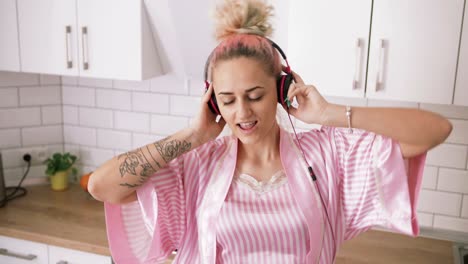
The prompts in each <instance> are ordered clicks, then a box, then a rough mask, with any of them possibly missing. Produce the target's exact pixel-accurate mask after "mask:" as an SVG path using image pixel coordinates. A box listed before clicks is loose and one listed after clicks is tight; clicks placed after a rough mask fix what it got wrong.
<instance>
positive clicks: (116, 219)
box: [105, 127, 426, 264]
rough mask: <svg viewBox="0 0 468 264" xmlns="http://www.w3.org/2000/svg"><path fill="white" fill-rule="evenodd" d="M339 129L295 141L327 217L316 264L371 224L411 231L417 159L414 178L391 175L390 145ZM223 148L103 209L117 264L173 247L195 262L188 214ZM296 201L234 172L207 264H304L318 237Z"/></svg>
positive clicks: (190, 157)
mask: <svg viewBox="0 0 468 264" xmlns="http://www.w3.org/2000/svg"><path fill="white" fill-rule="evenodd" d="M347 131H348V130H347V129H344V128H332V127H322V128H321V129H314V130H312V131H309V132H304V133H301V134H300V135H299V137H300V140H301V143H302V147H303V149H304V151H305V152H306V153H305V154H306V159H307V160H308V161H309V163H311V162H313V163H314V164H322V165H321V166H317V167H315V168H314V171H315V173H316V175H317V181H316V182H315V183H316V187H317V188H318V189H319V190H320V193H321V196H322V199H323V201H324V202H325V204H326V205H325V207H326V208H327V213H328V216H329V219H330V225H329V223H328V221H327V219H325V237H324V241H323V247H322V251H321V255H320V263H323V264H328V263H332V260H333V257H334V255H335V254H336V252H337V250H338V249H339V246H340V245H341V244H342V243H343V241H345V240H348V239H351V238H353V237H355V236H357V235H358V234H359V233H362V232H364V231H366V230H368V229H369V228H371V227H372V226H375V225H379V226H383V227H386V228H389V229H393V230H394V231H396V232H400V233H404V234H407V235H413V236H415V235H417V234H418V232H419V229H418V226H417V219H416V215H415V207H416V202H417V197H418V193H419V189H420V181H421V179H420V177H421V175H422V173H421V167H422V166H423V165H424V164H423V163H424V158H425V155H426V153H424V154H422V155H421V156H420V157H419V159H420V160H422V161H423V162H421V163H419V165H418V168H413V171H419V173H413V174H414V175H409V174H408V173H407V174H405V173H404V172H403V173H400V172H401V171H402V170H401V168H397V167H399V166H401V164H404V162H403V159H402V156H401V150H400V147H399V144H398V142H396V141H394V140H392V139H390V138H387V137H384V136H380V135H376V134H374V133H370V132H367V131H363V130H357V129H355V130H354V133H353V134H349V133H348V132H347ZM227 142H228V137H226V138H222V139H218V140H216V141H212V142H209V143H207V144H205V145H203V146H201V147H199V148H197V149H196V150H194V151H191V152H189V153H186V154H185V155H183V156H181V157H179V158H177V159H175V160H173V161H172V162H170V163H169V164H168V166H166V167H165V168H164V169H161V170H160V171H158V172H157V173H156V174H155V175H153V176H152V177H151V178H150V180H149V181H148V182H147V183H146V184H145V185H144V186H142V187H141V188H140V189H139V190H138V191H137V194H138V201H135V202H133V203H129V204H125V205H111V204H107V203H106V204H105V208H106V223H107V226H108V237H109V243H110V246H111V252H112V254H113V256H114V259H115V260H116V263H117V264H120V263H125V264H126V263H164V260H165V259H166V258H167V256H168V255H170V253H171V252H172V251H173V250H174V249H178V253H177V257H176V259H175V260H174V263H199V262H200V260H199V248H198V241H199V240H198V234H197V224H198V223H197V218H196V215H197V209H198V208H199V206H200V201H201V197H203V195H204V191H205V189H206V185H207V182H208V179H209V177H216V175H212V174H213V172H214V171H215V163H216V162H214V161H216V160H218V158H219V157H220V156H221V154H222V153H223V152H224V151H225V149H226V145H227ZM317 143H319V144H317ZM317 146H319V147H317ZM395 164H396V165H395ZM399 164H400V165H399ZM283 165H285V164H283ZM395 172H398V173H397V174H395ZM388 175H392V177H386V176H388ZM288 177H297V176H295V175H288ZM411 177H414V178H415V179H410V178H411ZM392 197H403V198H404V199H395V200H393V199H392ZM408 197H409V198H408ZM298 202H307V201H296V200H295V199H294V194H293V193H292V192H291V189H290V188H289V185H288V180H287V177H286V175H285V174H284V173H281V172H278V173H277V174H276V175H275V176H274V177H273V178H272V181H271V182H269V183H268V184H267V185H265V186H263V187H262V188H260V187H259V186H258V182H256V180H255V179H253V178H252V177H251V176H249V175H245V174H238V173H236V174H235V175H234V178H233V181H232V183H231V186H230V189H229V192H228V194H227V197H226V199H225V201H224V203H223V206H222V209H221V212H220V215H219V219H218V220H217V226H216V232H217V233H216V234H217V235H216V236H217V237H216V263H256V264H260V263H304V259H305V256H306V254H307V252H308V249H309V248H310V247H313V246H316V245H317V244H320V243H318V242H319V241H318V240H320V239H321V238H310V237H308V233H307V226H306V224H305V219H304V216H303V214H302V213H301V211H300V210H299V208H298V204H297V203H298ZM330 226H331V229H330ZM119 249H122V250H119ZM124 249H125V250H128V252H131V254H130V255H131V256H128V255H129V254H123V252H127V251H125V250H124ZM119 260H120V262H119Z"/></svg>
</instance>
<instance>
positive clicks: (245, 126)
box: [237, 121, 258, 130]
mask: <svg viewBox="0 0 468 264" xmlns="http://www.w3.org/2000/svg"><path fill="white" fill-rule="evenodd" d="M257 123H258V121H252V122H244V123H239V124H237V126H238V127H240V129H242V130H251V129H252V128H254V127H255V125H256V124H257Z"/></svg>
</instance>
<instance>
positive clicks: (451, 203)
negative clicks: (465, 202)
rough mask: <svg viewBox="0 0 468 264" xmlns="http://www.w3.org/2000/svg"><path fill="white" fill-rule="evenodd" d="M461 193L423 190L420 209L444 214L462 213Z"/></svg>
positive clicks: (419, 204)
mask: <svg viewBox="0 0 468 264" xmlns="http://www.w3.org/2000/svg"><path fill="white" fill-rule="evenodd" d="M461 199H462V196H461V194H457V193H447V192H438V191H431V190H424V189H423V190H421V193H420V196H419V203H418V208H417V209H418V211H423V212H427V213H436V214H444V215H453V216H459V215H460V206H461Z"/></svg>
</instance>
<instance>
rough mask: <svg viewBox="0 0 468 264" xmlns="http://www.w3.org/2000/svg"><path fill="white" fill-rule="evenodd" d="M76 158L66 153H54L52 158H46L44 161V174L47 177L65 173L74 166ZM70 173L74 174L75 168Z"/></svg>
mask: <svg viewBox="0 0 468 264" xmlns="http://www.w3.org/2000/svg"><path fill="white" fill-rule="evenodd" d="M75 161H76V156H75V155H72V154H70V153H69V152H66V153H64V154H62V153H59V152H56V153H54V154H53V155H52V158H48V159H47V160H45V161H44V164H47V169H46V171H45V173H46V174H47V175H49V176H51V175H54V174H55V173H56V172H58V171H66V170H68V169H70V168H72V166H73V164H75ZM72 173H73V174H76V173H77V170H76V168H72Z"/></svg>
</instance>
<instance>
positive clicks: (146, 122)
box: [114, 111, 150, 133]
mask: <svg viewBox="0 0 468 264" xmlns="http://www.w3.org/2000/svg"><path fill="white" fill-rule="evenodd" d="M114 120H115V124H114V128H115V129H122V130H128V131H134V132H143V133H148V132H149V126H150V115H149V114H144V113H133V112H121V111H115V112H114Z"/></svg>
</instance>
